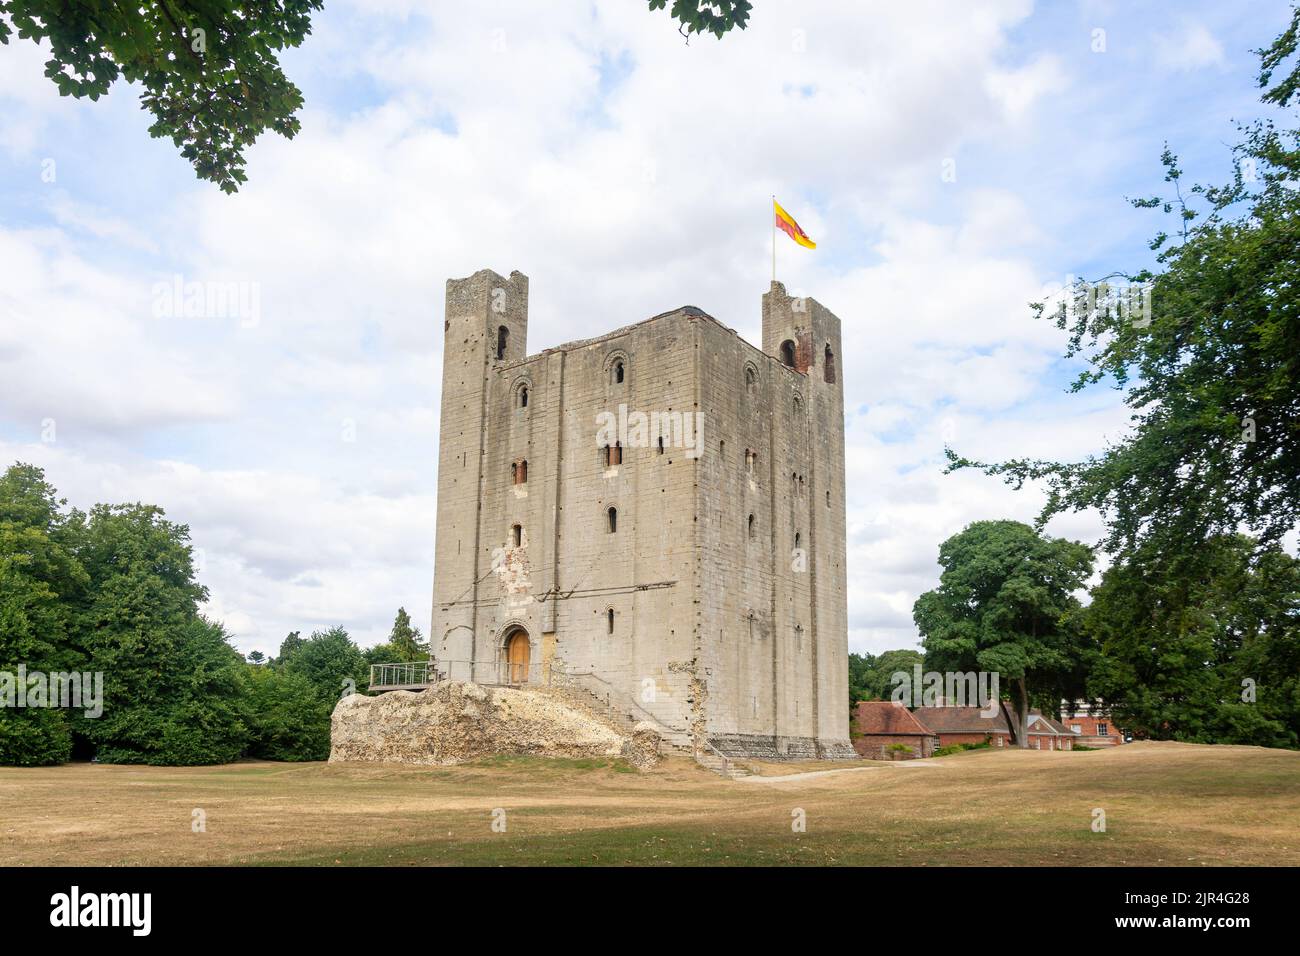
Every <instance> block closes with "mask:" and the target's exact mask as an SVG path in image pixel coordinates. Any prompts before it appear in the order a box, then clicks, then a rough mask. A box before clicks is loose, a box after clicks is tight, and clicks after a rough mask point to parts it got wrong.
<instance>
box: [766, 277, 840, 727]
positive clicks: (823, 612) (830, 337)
mask: <svg viewBox="0 0 1300 956" xmlns="http://www.w3.org/2000/svg"><path fill="white" fill-rule="evenodd" d="M763 351H764V352H766V353H767V354H768V355H771V356H772V357H773V358H775V359H776V360H777V361H778V362H780V363H781V364H782V365H785V366H787V367H791V368H794V369H795V371H797V372H801V373H803V374H804V375H805V376H806V378H805V379H804V382H805V383H806V389H807V394H806V396H805V402H806V404H807V413H806V414H807V421H808V427H809V434H810V436H811V439H812V443H813V446H812V448H811V449H810V454H809V457H808V463H809V467H808V476H807V485H808V493H807V500H808V504H809V506H808V510H807V522H808V547H807V576H808V582H807V583H808V599H809V604H808V618H809V620H808V631H809V633H808V638H809V652H810V654H811V657H812V668H813V672H814V674H815V679H814V680H813V681H812V688H813V691H814V693H815V696H816V699H815V701H814V704H813V706H814V708H815V710H816V714H817V717H816V720H817V726H816V737H817V738H818V739H819V740H821V739H833V740H840V739H847V738H848V715H847V712H843V713H842V712H841V711H842V708H840V707H839V706H838V701H840V700H842V699H847V697H848V648H847V635H848V574H847V569H846V567H845V558H846V553H847V533H846V524H845V509H846V501H845V474H844V376H843V374H842V372H841V369H842V361H841V358H840V356H841V351H840V320H839V318H838V317H837V316H836V315H835V314H834V313H833V312H831V311H830V310H829V309H827V308H826V307H825V306H823V305H822V304H821V303H820V302H818V301H817V300H816V299H813V298H810V297H802V296H790V295H788V294H787V293H786V290H785V286H784V285H783V284H782V283H780V282H773V283H772V286H771V289H770V291H769V292H767V293H766V294H765V295H764V296H763ZM826 695H829V699H830V701H831V702H834V703H832V704H830V705H828V701H827V700H826V699H825V698H826Z"/></svg>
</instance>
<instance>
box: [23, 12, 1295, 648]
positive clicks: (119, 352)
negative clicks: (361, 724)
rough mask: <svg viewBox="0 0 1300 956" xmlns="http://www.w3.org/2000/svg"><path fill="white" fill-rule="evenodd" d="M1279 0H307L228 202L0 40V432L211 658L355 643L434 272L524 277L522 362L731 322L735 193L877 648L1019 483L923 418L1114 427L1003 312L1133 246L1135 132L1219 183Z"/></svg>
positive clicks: (998, 425) (750, 296) (431, 448)
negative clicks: (782, 295)
mask: <svg viewBox="0 0 1300 956" xmlns="http://www.w3.org/2000/svg"><path fill="white" fill-rule="evenodd" d="M1288 16H1289V5H1288V4H1287V3H1285V2H1262V0H1261V2H1254V3H1250V4H1232V5H1227V4H1217V3H1190V2H1183V3H1172V2H1164V3H1154V2H1137V3H1133V2H1126V3H1100V2H1056V3H1039V4H1033V3H1029V2H1026V0H1008V2H1004V3H979V2H970V3H963V4H953V3H940V2H932V3H925V2H920V3H909V4H907V5H899V4H884V3H867V2H856V3H855V2H847V0H845V2H836V3H832V2H826V3H816V2H806V3H797V4H796V3H781V2H764V3H760V4H758V6H757V9H756V11H755V14H754V17H753V20H752V21H751V26H750V28H749V29H747V30H746V31H744V32H743V33H736V34H733V35H731V36H728V37H727V38H726V39H725V40H723V41H721V42H719V41H716V40H713V39H712V38H696V39H694V40H692V41H691V43H690V44H689V45H687V44H685V43H684V42H683V41H682V38H681V37H680V36H678V35H677V33H676V32H675V30H674V28H673V26H672V24H671V23H670V22H669V20H668V18H667V17H666V16H665V15H664V14H662V13H660V14H653V15H652V14H649V13H647V12H646V11H645V4H644V3H640V2H631V0H627V2H623V0H609V2H602V3H598V4H593V3H581V2H557V3H554V4H546V5H538V4H525V3H522V2H520V3H505V2H496V3H493V2H485V3H475V4H472V5H466V4H450V3H416V2H413V0H412V2H403V0H348V2H337V3H334V2H331V3H330V4H328V9H327V10H326V11H324V13H322V14H320V15H318V16H317V18H316V20H315V22H314V32H313V35H312V36H311V37H309V38H308V40H307V41H306V43H305V44H304V45H303V46H302V47H301V48H300V49H298V50H293V51H289V52H288V53H286V54H285V56H284V57H283V62H284V66H285V69H286V71H287V72H288V74H289V75H290V77H292V78H293V79H294V80H295V81H296V82H297V83H298V84H299V85H300V86H301V88H302V89H303V92H304V94H305V96H306V103H307V105H306V108H305V109H304V111H303V113H302V122H303V130H302V133H301V134H300V136H299V137H298V138H296V139H295V140H293V141H286V140H283V139H281V138H279V137H275V136H270V135H268V136H267V137H265V138H264V140H263V141H261V142H259V143H258V144H257V145H256V146H255V147H254V148H253V149H252V150H251V151H250V152H249V156H248V160H249V161H248V174H249V183H248V184H247V185H246V186H245V187H244V189H243V190H241V192H240V193H239V194H238V195H236V196H233V197H231V196H226V195H224V194H222V193H220V192H218V191H217V190H216V189H214V188H213V187H211V186H210V185H207V184H204V183H200V182H198V181H197V180H195V178H194V176H193V173H192V172H191V170H190V168H189V167H188V166H187V165H186V164H185V163H184V162H183V161H182V160H181V159H180V158H179V157H178V155H177V154H176V151H175V149H174V147H173V146H172V145H171V144H170V143H169V142H165V141H158V140H151V139H149V137H148V135H147V132H146V130H147V127H148V125H149V119H148V116H147V114H145V113H144V112H143V111H142V110H141V109H140V108H139V104H138V99H137V97H138V91H137V90H136V89H134V88H132V87H130V86H128V85H125V84H119V85H118V86H117V87H115V88H114V89H113V91H112V92H111V93H110V95H109V96H108V97H107V98H105V99H103V100H101V101H100V102H98V103H94V104H92V103H83V102H77V101H72V100H68V99H60V98H59V97H58V96H57V94H56V92H55V90H54V87H53V85H52V84H50V83H49V81H48V80H46V79H45V78H44V77H43V76H42V75H41V69H42V67H41V64H42V61H43V56H42V53H41V51H40V50H38V49H37V48H36V47H35V46H34V45H32V44H30V43H28V42H25V41H24V42H22V43H13V44H11V45H10V46H9V47H5V48H0V280H3V281H0V382H2V383H3V384H2V385H0V456H2V457H3V459H4V460H5V461H6V462H9V461H13V460H24V461H30V462H34V463H37V464H40V465H42V466H43V467H45V468H46V469H47V473H48V476H49V478H50V480H51V481H52V482H53V483H54V484H55V485H56V486H57V487H58V488H59V489H60V491H61V492H62V493H63V494H65V495H66V496H68V497H69V498H70V499H72V500H73V501H74V502H75V503H77V504H79V505H81V506H86V505H89V504H90V503H92V502H95V501H105V500H107V501H124V500H145V501H150V502H154V503H157V504H160V505H162V506H163V507H164V508H165V509H166V510H167V512H168V514H169V515H170V516H171V517H172V518H173V519H175V520H178V521H183V522H186V523H188V524H189V525H190V526H191V528H192V531H193V535H194V542H195V545H196V546H197V547H198V548H199V549H201V559H202V565H201V566H202V577H203V580H204V582H205V583H206V584H208V586H209V587H210V589H211V592H212V598H211V601H210V604H209V607H208V611H209V613H210V614H212V615H213V616H214V617H217V618H220V619H222V620H223V621H225V622H226V623H227V625H228V626H229V628H230V630H231V631H232V633H233V634H234V636H235V641H236V643H237V644H238V646H239V647H240V648H241V649H242V650H245V651H248V650H252V649H255V648H256V649H260V650H262V651H265V652H273V651H274V650H275V648H276V647H277V646H278V644H279V641H280V640H281V639H282V638H283V636H284V634H285V633H286V632H288V631H290V630H302V631H310V630H312V629H315V628H320V627H326V626H330V625H333V624H343V625H344V626H346V627H348V628H349V629H350V630H351V631H352V633H353V634H354V636H356V637H357V639H358V640H359V641H360V642H361V643H363V644H371V643H374V642H376V641H378V640H380V639H382V638H383V636H384V635H385V633H386V631H387V628H388V626H389V624H390V623H391V620H392V617H393V614H394V612H395V610H396V608H397V607H398V606H399V605H404V606H405V607H406V608H407V609H408V610H409V611H410V612H411V613H412V615H413V616H414V617H415V618H416V620H417V621H427V620H428V614H429V610H430V608H429V594H430V579H431V575H432V564H433V557H432V556H433V533H434V529H433V524H434V521H433V517H434V511H433V509H434V489H435V487H436V472H435V469H436V462H437V455H436V450H437V400H438V391H437V390H438V381H439V377H440V370H441V342H440V337H441V336H440V330H441V325H442V290H443V285H444V282H445V280H446V279H447V278H449V277H454V276H463V275H468V274H469V273H471V272H473V271H475V270H477V269H479V268H483V267H490V268H493V269H496V270H497V271H498V272H501V273H508V272H509V271H510V270H512V269H519V270H521V271H523V272H525V273H526V274H528V275H529V276H530V278H531V283H532V302H531V319H530V330H529V351H530V352H537V351H540V350H541V349H543V348H546V347H548V346H551V345H555V344H558V343H561V342H564V341H569V340H572V339H576V338H581V337H585V336H589V335H595V334H600V333H602V332H604V331H607V330H609V329H612V328H615V327H617V326H619V325H623V324H626V323H628V322H631V321H636V320H639V319H642V318H645V317H647V316H649V315H653V314H656V313H658V312H662V311H664V310H667V309H670V308H673V307H675V306H678V305H681V304H684V303H691V304H695V305H698V306H700V307H702V308H704V309H706V310H708V311H709V312H710V313H711V314H713V315H715V316H717V317H718V318H719V319H721V320H722V321H724V322H726V323H727V324H729V325H731V326H733V327H735V328H736V329H737V330H738V331H739V332H740V333H741V334H742V335H744V336H746V337H747V338H748V339H750V341H758V338H759V336H758V333H759V296H760V295H761V293H762V292H763V291H764V290H765V288H766V283H767V282H768V280H769V278H770V268H771V264H770V255H771V253H770V246H769V242H770V235H771V233H770V218H769V217H770V213H769V207H768V196H769V195H770V194H772V193H775V194H776V195H777V196H778V198H779V199H780V200H781V202H782V204H783V205H784V206H785V207H786V208H787V209H789V210H790V211H791V213H792V214H794V215H795V216H796V217H797V218H798V219H799V221H800V223H801V224H802V225H803V227H804V229H805V230H806V231H807V232H808V233H809V234H810V235H812V236H813V237H814V238H815V239H816V240H817V241H818V249H817V250H816V251H815V252H811V253H810V252H807V251H805V250H802V249H799V248H797V247H795V246H794V245H793V244H791V243H789V242H788V241H786V240H785V239H784V237H780V238H781V243H782V244H781V245H780V246H778V272H779V277H780V278H781V279H782V280H783V281H785V282H786V284H787V285H788V286H790V287H791V288H792V289H793V290H795V291H799V292H803V293H805V294H810V295H814V296H816V297H817V298H818V299H819V300H820V301H822V302H824V303H825V304H826V305H828V306H829V307H830V308H832V309H833V310H834V311H835V312H836V313H837V314H838V315H839V316H840V317H841V319H842V321H843V323H844V331H845V353H846V354H845V356H844V359H843V361H844V366H845V369H846V382H847V383H848V384H847V395H846V398H847V403H848V409H849V415H848V423H847V427H848V445H849V448H848V463H849V471H850V488H849V536H850V552H849V573H850V592H851V593H850V619H851V633H850V645H851V647H852V648H853V649H856V650H872V651H880V650H884V649H887V648H889V647H898V646H909V645H911V644H912V643H913V642H914V641H915V632H914V629H913V627H912V624H911V615H910V608H911V604H912V602H913V601H914V600H915V598H916V596H917V594H919V593H920V592H921V591H923V590H925V589H927V588H929V587H932V586H933V585H934V583H935V582H936V581H937V577H938V569H937V566H936V564H935V557H936V555H937V551H938V546H939V543H940V542H941V541H942V540H943V539H944V538H945V537H947V536H948V535H950V534H952V533H954V532H955V531H957V530H960V528H961V527H963V526H964V525H965V524H966V523H968V522H970V521H973V520H977V519H980V518H988V517H1003V516H1013V517H1019V518H1029V517H1032V516H1033V515H1034V514H1035V513H1036V511H1037V509H1038V506H1039V504H1040V503H1041V498H1040V497H1039V496H1038V494H1037V492H1035V491H1033V490H1030V491H1025V492H1021V493H1019V494H1016V493H1013V492H1011V491H1010V490H1008V489H1005V488H1003V487H1002V486H1001V485H1000V484H998V483H997V482H996V481H994V480H992V479H987V478H983V477H981V476H978V475H971V474H962V475H955V476H948V477H944V476H942V475H941V470H942V454H941V452H942V446H943V444H944V442H945V441H948V442H949V443H951V444H952V445H954V446H955V447H957V448H958V449H959V450H960V451H962V452H964V453H968V454H970V455H972V456H977V457H987V458H999V457H1006V456H1010V455H1023V454H1029V455H1043V456H1053V457H1065V458H1074V457H1078V456H1082V455H1085V454H1088V453H1089V452H1091V451H1095V450H1096V449H1098V448H1099V447H1101V445H1102V444H1103V442H1104V440H1105V439H1106V437H1107V436H1110V437H1114V436H1116V435H1118V434H1120V433H1122V429H1123V427H1124V422H1125V418H1126V416H1125V413H1124V410H1123V408H1122V407H1120V406H1119V405H1118V402H1117V397H1116V396H1115V395H1114V393H1112V392H1109V391H1107V390H1105V389H1099V390H1096V391H1094V392H1090V393H1087V394H1084V395H1079V396H1069V395H1066V394H1064V392H1063V387H1064V384H1065V383H1066V382H1067V381H1068V380H1069V379H1070V378H1071V377H1072V374H1073V371H1074V369H1073V368H1071V367H1070V366H1069V365H1067V364H1066V363H1064V362H1062V361H1061V359H1060V355H1061V351H1062V342H1061V340H1060V335H1059V333H1057V332H1056V331H1055V330H1054V329H1052V328H1051V327H1050V326H1048V325H1047V324H1046V323H1036V322H1034V321H1033V319H1032V318H1031V317H1030V314H1029V311H1028V309H1027V308H1026V305H1025V303H1027V302H1028V301H1030V300H1032V299H1034V298H1037V297H1039V296H1040V294H1041V292H1042V290H1043V288H1044V287H1045V286H1048V285H1050V284H1052V283H1060V282H1063V281H1064V280H1065V278H1066V277H1067V276H1071V275H1083V276H1089V275H1098V274H1103V273H1106V272H1110V271H1112V270H1114V269H1116V268H1133V267H1136V266H1140V265H1142V264H1146V263H1147V262H1149V261H1150V257H1151V254H1150V252H1149V251H1148V250H1147V248H1146V242H1147V240H1148V238H1149V237H1150V235H1151V234H1152V233H1153V232H1154V231H1155V229H1157V228H1158V217H1157V216H1156V215H1154V214H1152V213H1150V212H1142V211H1137V210H1133V209H1131V208H1130V207H1129V206H1128V204H1127V202H1126V197H1132V196H1144V195H1149V194H1152V193H1153V192H1158V191H1159V190H1160V189H1161V187H1162V185H1163V184H1162V182H1161V177H1162V174H1163V170H1162V168H1161V167H1160V164H1159V154H1160V151H1161V149H1162V147H1163V144H1164V143H1165V142H1168V143H1169V144H1170V145H1171V147H1172V148H1173V149H1174V150H1175V151H1176V152H1178V153H1179V154H1180V156H1181V157H1182V165H1183V167H1184V169H1185V170H1186V172H1187V175H1188V178H1189V179H1192V180H1195V179H1207V180H1220V179H1222V178H1224V177H1225V176H1226V175H1227V174H1228V173H1229V171H1230V163H1231V158H1230V155H1229V146H1230V144H1232V143H1233V142H1235V130H1234V126H1233V121H1234V120H1237V121H1248V120H1250V119H1252V118H1254V117H1256V116H1259V115H1265V114H1264V112H1263V111H1262V110H1261V108H1260V106H1259V104H1258V90H1257V88H1256V86H1255V69H1256V58H1255V57H1254V55H1253V54H1252V53H1251V52H1250V51H1251V49H1253V48H1257V47H1259V46H1262V45H1266V44H1267V43H1268V42H1269V41H1270V40H1271V39H1272V38H1273V37H1274V36H1276V34H1277V33H1278V32H1279V31H1280V30H1281V29H1282V28H1283V26H1284V25H1285V23H1286V21H1287V19H1288ZM1099 30H1100V31H1104V39H1103V35H1102V34H1098V33H1097V32H1096V31H1099ZM1099 39H1103V42H1102V44H1099V42H1098V41H1099ZM1099 46H1104V48H1101V49H1099V48H1098V47H1099ZM51 161H52V164H53V165H52V166H51V165H50V163H51ZM945 164H946V165H945ZM945 168H948V169H953V170H955V172H956V177H955V180H953V181H947V180H945V178H944V177H943V175H942V172H943V170H944V169H945ZM49 169H53V170H54V176H53V181H47V180H48V179H49V177H48V175H46V176H45V177H43V176H42V173H43V171H46V170H49ZM948 179H949V180H951V179H952V177H948ZM173 276H181V277H182V279H183V281H185V282H191V281H197V282H201V283H221V282H234V283H242V284H243V286H242V287H243V288H245V289H249V290H255V294H256V303H257V309H256V312H257V315H256V321H247V320H246V317H245V318H242V319H241V317H240V316H233V317H232V316H230V315H225V316H222V315H207V316H201V317H191V318H185V317H183V316H177V315H163V316H159V315H157V314H156V312H157V309H156V305H157V301H158V293H157V288H158V285H159V283H169V282H170V281H172V277H173ZM1051 530H1052V531H1053V532H1054V533H1057V534H1065V535H1069V536H1071V537H1078V538H1081V539H1083V540H1087V541H1095V540H1096V539H1097V537H1098V533H1099V530H1100V525H1099V522H1098V520H1097V518H1096V516H1093V515H1086V514H1085V515H1071V516H1063V517H1061V518H1059V519H1057V520H1056V521H1054V522H1053V524H1052V525H1051Z"/></svg>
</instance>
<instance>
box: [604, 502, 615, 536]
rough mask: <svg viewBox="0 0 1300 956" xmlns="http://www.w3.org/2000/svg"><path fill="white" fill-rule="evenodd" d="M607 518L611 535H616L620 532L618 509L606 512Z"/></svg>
mask: <svg viewBox="0 0 1300 956" xmlns="http://www.w3.org/2000/svg"><path fill="white" fill-rule="evenodd" d="M605 517H607V518H609V533H610V534H614V533H615V532H617V531H618V509H617V508H610V509H609V510H608V511H606V512H605Z"/></svg>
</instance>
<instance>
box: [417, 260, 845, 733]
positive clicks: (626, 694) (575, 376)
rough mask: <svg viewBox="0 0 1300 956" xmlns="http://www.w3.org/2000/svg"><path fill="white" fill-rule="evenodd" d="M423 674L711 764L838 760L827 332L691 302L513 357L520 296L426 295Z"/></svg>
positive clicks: (836, 514) (841, 551)
mask: <svg viewBox="0 0 1300 956" xmlns="http://www.w3.org/2000/svg"><path fill="white" fill-rule="evenodd" d="M444 335H445V341H444V353H443V374H442V421H441V441H440V449H439V461H438V526H437V555H436V561H435V568H434V584H433V592H434V596H433V601H434V607H433V621H432V629H431V631H430V637H431V648H432V658H433V660H432V662H431V668H432V669H433V670H434V672H435V673H436V674H437V675H438V676H440V677H442V678H451V679H453V680H457V681H474V682H477V683H483V684H518V685H539V686H547V685H549V684H550V683H552V682H558V681H560V680H561V679H563V680H564V681H566V682H568V683H569V684H570V685H573V684H575V683H576V684H578V685H579V686H581V687H582V688H584V689H585V690H586V691H588V692H590V694H591V695H592V696H594V697H596V698H598V699H600V700H603V701H606V702H609V703H610V705H611V706H615V707H618V708H621V709H623V710H625V711H626V712H628V713H630V714H633V715H634V716H636V717H637V718H638V719H644V720H647V721H652V722H654V723H655V724H656V725H657V726H659V727H661V728H663V729H665V730H666V731H667V733H666V734H665V736H667V737H669V738H670V739H674V738H675V739H676V740H677V741H678V742H681V741H683V740H695V741H697V742H698V741H701V740H703V741H707V743H708V744H709V745H711V746H712V747H714V748H717V749H718V750H719V751H721V752H722V753H724V754H728V755H734V756H754V757H759V756H766V757H780V758H787V757H790V758H793V757H853V756H855V754H854V751H853V748H852V746H851V745H850V743H849V713H848V643H847V640H848V626H847V600H846V579H845V518H844V507H845V506H844V392H843V380H842V375H841V374H840V369H841V360H840V354H841V353H840V321H839V319H838V318H836V316H835V315H833V314H832V313H831V312H830V311H829V310H828V309H826V308H825V307H824V306H822V305H820V304H819V303H817V302H816V301H814V300H812V299H798V298H792V297H790V296H788V295H787V294H786V291H785V288H784V286H782V285H781V284H780V283H777V282H773V283H772V287H771V290H770V291H769V292H768V293H766V294H765V295H764V296H763V348H762V349H761V350H760V349H757V348H755V347H754V346H752V345H750V344H749V343H748V342H746V341H745V340H743V339H742V338H740V337H739V336H738V335H737V334H736V333H735V332H734V331H733V330H731V329H729V328H727V327H725V326H724V325H722V324H721V323H720V322H718V321H717V320H716V319H714V318H712V317H711V316H709V315H707V314H706V313H704V312H702V311H701V310H699V309H697V308H694V307H692V306H684V307H682V308H679V309H676V310H674V311H672V312H665V313H663V314H660V315H656V316H654V317H653V318H649V319H646V320H645V321H642V322H639V323H637V324H635V325H630V326H627V327H625V328H622V329H618V330H616V331H613V332H610V333H608V334H606V335H602V336H599V337H597V338H592V339H586V340H583V341H578V342H571V343H569V344H567V345H561V346H557V347H555V348H550V349H546V350H544V351H543V352H541V353H540V354H536V355H529V354H528V351H527V340H528V279H527V277H526V276H524V275H522V274H520V273H518V272H514V273H511V275H510V277H509V278H508V279H507V278H503V277H502V276H499V275H497V274H496V273H494V272H492V271H490V270H483V271H480V272H477V273H475V274H474V275H472V276H470V277H469V278H467V279H456V280H449V281H448V283H447V310H446V322H445V325H444Z"/></svg>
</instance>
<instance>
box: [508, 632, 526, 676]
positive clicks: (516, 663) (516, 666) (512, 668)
mask: <svg viewBox="0 0 1300 956" xmlns="http://www.w3.org/2000/svg"><path fill="white" fill-rule="evenodd" d="M531 656H532V646H531V644H530V643H529V641H528V632H527V631H525V630H523V629H522V628H520V629H519V630H516V631H513V632H511V634H510V636H509V637H507V638H506V671H507V676H506V680H507V682H508V683H511V684H526V683H528V664H529V658H530V657H531Z"/></svg>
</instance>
